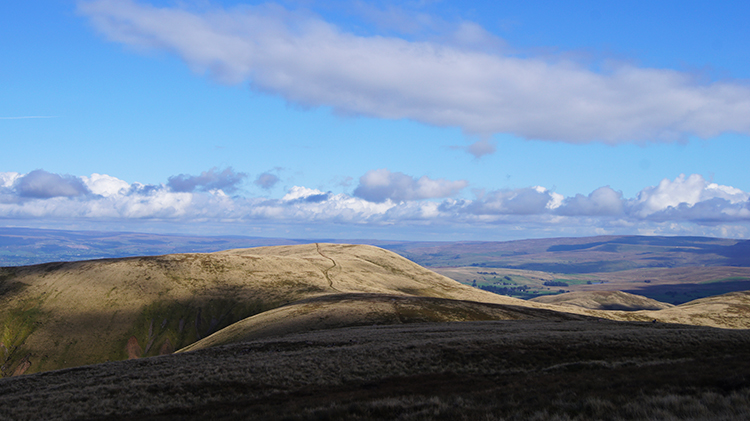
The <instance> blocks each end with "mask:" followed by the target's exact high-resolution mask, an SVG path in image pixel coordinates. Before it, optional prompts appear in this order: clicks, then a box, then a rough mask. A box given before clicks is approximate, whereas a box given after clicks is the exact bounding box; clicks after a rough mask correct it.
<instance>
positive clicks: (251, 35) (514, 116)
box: [78, 0, 750, 144]
mask: <svg viewBox="0 0 750 421" xmlns="http://www.w3.org/2000/svg"><path fill="white" fill-rule="evenodd" d="M78 10H79V12H80V13H82V14H83V15H85V16H87V17H88V18H89V19H90V21H91V22H92V24H93V25H94V26H95V27H96V29H97V30H98V31H100V32H101V33H102V34H104V35H105V36H106V37H107V38H109V39H111V40H113V41H116V42H120V43H123V44H126V45H129V46H133V47H136V48H141V49H153V50H161V51H168V52H170V53H174V54H177V55H179V56H180V57H181V58H182V59H183V60H184V61H185V62H186V63H187V64H188V65H189V66H190V67H191V68H192V69H193V70H194V71H196V72H198V73H208V74H210V75H211V77H213V78H214V79H216V80H218V81H220V82H223V83H227V84H239V83H243V82H246V81H249V82H250V83H251V86H252V87H253V89H256V90H258V91H261V92H266V93H270V94H274V95H280V96H282V97H283V98H285V99H286V100H287V101H290V102H292V103H295V104H300V105H303V106H327V107H332V108H333V109H334V110H335V111H336V112H338V113H342V114H355V115H356V114H360V115H366V116H371V117H378V118H385V119H403V118H407V119H412V120H415V121H419V122H422V123H425V124H430V125H435V126H440V127H446V126H451V127H460V128H462V129H463V130H464V131H465V132H467V133H473V134H482V135H489V134H493V133H501V132H502V133H513V134H515V135H517V136H521V137H524V138H527V139H542V140H559V141H566V142H572V143H582V142H591V141H602V142H606V143H610V144H614V143H620V142H630V141H638V142H642V141H658V140H663V141H672V140H675V139H684V138H686V137H688V136H691V135H695V136H699V137H702V138H709V137H713V136H716V135H718V134H721V133H723V132H739V133H745V134H748V133H750V119H748V118H747V116H748V115H750V87H748V86H747V85H746V84H743V83H737V82H728V81H722V82H714V83H710V84H705V83H700V82H699V81H697V80H696V79H694V78H693V77H692V76H690V75H688V74H685V73H680V72H677V71H673V70H666V69H649V68H638V67H634V66H632V65H628V64H614V63H604V66H603V67H605V68H606V69H607V70H605V71H602V72H594V71H592V70H590V69H589V68H587V67H586V66H584V65H579V64H577V63H575V62H572V61H570V60H567V59H549V58H545V57H533V56H531V57H516V56H511V55H503V54H502V53H499V52H495V51H496V50H494V49H489V50H487V51H484V50H481V49H477V48H473V47H471V45H472V44H476V43H479V44H482V45H486V44H487V43H488V42H489V41H490V40H489V39H488V38H491V35H490V34H487V33H486V31H484V29H482V28H480V27H478V26H477V25H475V24H473V23H470V22H467V23H465V24H464V25H461V26H460V27H459V30H458V31H456V33H455V34H454V36H453V37H452V38H453V39H454V42H443V43H440V42H436V41H431V42H427V41H421V42H420V41H406V40H404V39H400V38H395V37H385V36H368V37H365V36H357V35H354V34H351V33H347V32H344V31H342V30H341V29H339V28H337V27H335V26H333V25H331V24H329V23H327V22H325V21H323V20H322V19H320V18H319V17H316V16H315V15H313V14H311V13H307V12H292V11H288V10H286V9H284V8H283V7H281V6H278V5H274V4H266V5H261V6H242V7H237V8H233V9H228V10H224V9H218V8H213V9H211V8H209V9H203V10H202V11H201V12H196V11H191V10H188V9H186V8H179V7H175V8H168V7H164V8H157V7H154V6H150V5H147V4H142V3H136V2H134V1H131V0H94V1H79V3H78Z"/></svg>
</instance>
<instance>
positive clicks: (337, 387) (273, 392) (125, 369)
mask: <svg viewBox="0 0 750 421" xmlns="http://www.w3.org/2000/svg"><path fill="white" fill-rule="evenodd" d="M749 417H750V331H747V330H723V329H712V328H705V327H694V326H685V325H671V324H662V323H656V324H654V323H635V322H610V321H599V322H597V321H586V320H568V321H560V320H558V321H490V322H464V323H418V324H409V325H390V326H360V327H350V328H343V329H332V330H320V331H313V332H304V333H297V334H288V335H284V336H279V337H273V338H265V339H258V340H254V341H250V342H243V343H238V344H233V345H226V346H220V347H215V348H208V349H203V350H199V351H194V352H185V353H179V354H175V355H168V356H161V357H153V358H143V359H139V360H130V361H119V362H110V363H104V364H97V365H91V366H84V367H78V368H75V369H65V370H58V371H51V372H45V373H37V374H32V375H26V376H20V377H13V378H6V379H0V419H26V420H73V419H76V420H81V419H88V420H100V419H107V420H134V419H158V420H202V419H212V420H234V419H253V420H300V421H301V420H322V419H326V420H390V419H401V420H424V419H438V420H439V419H444V420H456V419H472V420H474V419H481V420H503V419H529V420H534V419H536V420H548V419H551V420H602V419H612V420H644V419H654V420H655V419H690V420H736V419H748V418H749Z"/></svg>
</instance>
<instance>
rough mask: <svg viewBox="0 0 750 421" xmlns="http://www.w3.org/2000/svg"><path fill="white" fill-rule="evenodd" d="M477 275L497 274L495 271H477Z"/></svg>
mask: <svg viewBox="0 0 750 421" xmlns="http://www.w3.org/2000/svg"><path fill="white" fill-rule="evenodd" d="M477 274H478V275H497V272H477Z"/></svg>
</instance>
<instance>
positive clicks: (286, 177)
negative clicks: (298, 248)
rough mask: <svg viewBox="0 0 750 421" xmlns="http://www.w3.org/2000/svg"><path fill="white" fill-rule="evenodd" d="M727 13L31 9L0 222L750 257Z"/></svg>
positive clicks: (1, 161)
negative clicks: (672, 240) (661, 247)
mask: <svg viewBox="0 0 750 421" xmlns="http://www.w3.org/2000/svg"><path fill="white" fill-rule="evenodd" d="M748 18H750V6H749V5H748V4H747V3H746V2H739V1H727V2H721V3H720V4H715V3H712V2H705V1H704V2H690V1H687V2H686V1H679V2H678V1H661V2H646V1H630V2H594V1H569V2H556V3H555V4H553V5H550V4H549V2H541V1H530V2H493V1H488V2H471V3H468V4H467V3H465V2H460V3H459V2H441V1H404V2H398V1H390V2H389V1H381V2H364V1H362V2H351V1H348V2H343V1H342V2H336V1H333V2H331V1H327V2H318V1H315V0H306V1H283V2H277V3H264V2H242V1H204V0H195V1H179V2H178V1H167V0H163V1H130V0H121V1H112V0H91V1H78V2H76V1H68V0H48V1H43V2H42V1H28V2H14V3H11V4H8V5H4V6H2V12H1V13H0V60H2V64H3V65H2V66H0V82H1V83H0V86H1V87H0V99H2V100H0V147H1V148H2V153H0V224H4V226H27V227H46V228H65V229H117V230H129V231H147V232H169V233H180V232H185V233H188V232H189V233H197V234H207V235H208V234H221V235H224V234H237V235H256V236H270V237H295V238H321V237H327V238H342V239H346V238H351V239H356V238H382V239H403V240H509V239H517V238H530V237H554V236H582V235H597V234H660V235H710V236H723V237H733V238H750V202H749V201H748V200H750V193H748V192H750V177H748V171H747V157H748V156H750V153H748V152H750V147H749V146H748V141H749V140H750V84H749V83H748V81H749V80H750V65H749V64H748V61H747V59H746V57H747V54H748V51H747V42H746V40H747V39H750V30H748V28H747V25H746V24H745V23H746V22H747V20H748Z"/></svg>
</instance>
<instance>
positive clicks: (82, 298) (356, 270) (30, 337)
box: [0, 244, 516, 376]
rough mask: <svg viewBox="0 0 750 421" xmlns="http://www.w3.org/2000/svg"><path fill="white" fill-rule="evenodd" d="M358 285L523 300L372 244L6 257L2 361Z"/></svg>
mask: <svg viewBox="0 0 750 421" xmlns="http://www.w3.org/2000/svg"><path fill="white" fill-rule="evenodd" d="M353 292H356V293H377V294H394V295H415V296H424V297H442V298H454V299H461V300H473V301H487V302H495V303H503V302H511V303H512V302H515V301H516V300H513V299H510V298H506V297H501V296H497V295H494V294H491V293H487V292H484V291H479V290H476V289H474V288H471V287H468V286H464V285H461V284H459V283H457V282H455V281H453V280H451V279H448V278H445V277H443V276H441V275H438V274H436V273H434V272H431V271H429V270H427V269H424V268H422V267H420V266H418V265H416V264H414V263H412V262H410V261H408V260H406V259H404V258H402V257H400V256H398V255H396V254H394V253H391V252H388V251H386V250H383V249H379V248H376V247H371V246H351V245H334V244H317V245H316V244H309V245H301V246H288V247H287V246H279V247H269V248H256V249H243V250H230V251H226V252H219V253H212V254H181V255H166V256H154V257H137V258H124V259H106V260H96V261H85V262H70V263H49V264H43V265H36V266H25V267H15V268H4V269H0V293H1V295H0V326H1V327H2V339H0V356H2V357H3V362H2V373H3V375H4V376H8V375H13V374H20V373H23V372H26V373H32V372H37V371H44V370H52V369H58V368H63V367H73V366H79V365H83V364H92V363H97V362H103V361H112V360H121V359H125V358H136V357H142V356H153V355H159V354H164V353H170V352H172V351H173V350H175V349H180V348H183V347H185V346H187V345H189V344H191V343H193V342H195V341H197V340H200V339H202V338H204V337H205V336H208V335H210V334H212V333H214V332H216V331H218V330H220V329H222V328H224V327H226V326H229V325H230V324H232V323H234V322H237V321H240V320H243V319H245V318H247V317H249V316H252V315H255V314H259V313H262V312H264V311H267V310H271V309H274V308H277V307H280V306H282V305H285V304H289V303H292V302H295V301H298V300H302V299H305V298H310V297H316V296H321V295H327V294H340V293H353Z"/></svg>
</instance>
